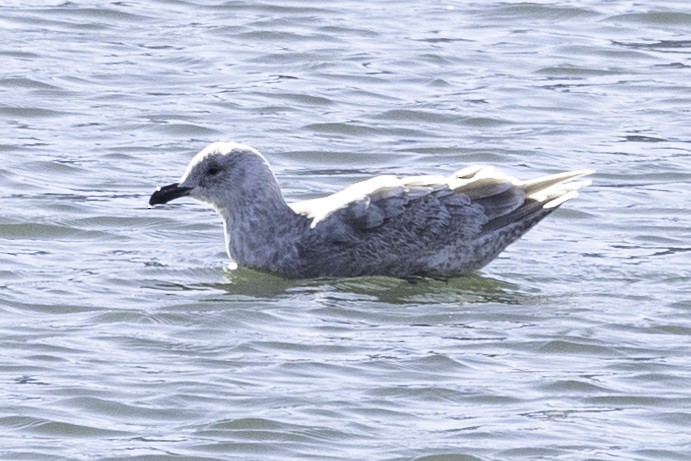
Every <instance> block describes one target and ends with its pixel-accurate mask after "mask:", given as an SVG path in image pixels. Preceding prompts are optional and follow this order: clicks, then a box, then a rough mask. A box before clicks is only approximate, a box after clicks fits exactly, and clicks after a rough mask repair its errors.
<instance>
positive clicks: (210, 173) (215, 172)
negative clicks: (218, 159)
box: [206, 166, 221, 176]
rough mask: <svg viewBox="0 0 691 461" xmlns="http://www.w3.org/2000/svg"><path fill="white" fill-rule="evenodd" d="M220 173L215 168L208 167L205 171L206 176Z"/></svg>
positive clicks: (217, 168)
mask: <svg viewBox="0 0 691 461" xmlns="http://www.w3.org/2000/svg"><path fill="white" fill-rule="evenodd" d="M220 172H221V169H220V168H219V167H217V166H210V167H209V169H208V170H206V174H208V175H209V176H216V175H217V174H218V173H220Z"/></svg>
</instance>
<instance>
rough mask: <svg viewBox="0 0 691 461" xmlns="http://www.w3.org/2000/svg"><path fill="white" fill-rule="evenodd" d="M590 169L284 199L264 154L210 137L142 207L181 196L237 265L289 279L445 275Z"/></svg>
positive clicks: (404, 182) (540, 213) (393, 184)
mask: <svg viewBox="0 0 691 461" xmlns="http://www.w3.org/2000/svg"><path fill="white" fill-rule="evenodd" d="M590 173H592V171H590V170H579V171H571V172H566V173H559V174H555V175H551V176H544V177H540V178H537V179H533V180H529V181H520V180H518V179H516V178H513V177H511V176H508V175H506V174H502V173H499V172H497V171H495V170H494V169H493V168H491V167H487V166H471V167H468V168H464V169H461V170H459V171H456V172H455V173H453V174H451V175H450V176H433V175H426V176H408V177H397V176H392V175H385V176H376V177H373V178H371V179H368V180H366V181H363V182H358V183H356V184H353V185H351V186H349V187H347V188H345V189H343V190H341V191H340V192H336V193H335V194H332V195H328V196H326V197H322V198H316V199H311V200H304V201H299V202H294V203H287V202H286V200H285V199H284V197H283V194H282V193H281V189H280V188H279V185H278V181H277V180H276V178H275V176H274V174H273V173H272V172H271V168H270V166H269V163H268V162H267V160H266V158H265V157H264V156H263V155H262V154H260V153H259V152H258V151H257V150H255V149H253V148H252V147H249V146H246V145H243V144H238V143H234V142H216V143H213V144H210V145H209V146H207V147H206V148H205V149H203V150H202V151H201V152H199V153H198V154H197V155H196V156H195V157H194V158H193V159H192V161H191V162H190V164H189V166H188V168H187V171H186V172H185V173H184V174H183V175H182V177H181V178H180V180H179V182H177V183H174V184H170V185H168V186H164V187H159V188H158V189H157V190H156V191H155V192H154V193H153V194H152V195H151V198H150V200H149V205H150V206H151V207H153V206H154V205H159V204H165V203H167V202H169V201H171V200H174V199H178V198H181V197H185V196H189V197H192V198H195V199H198V200H201V201H203V202H207V203H209V204H211V206H213V207H214V208H215V209H216V211H217V212H218V213H219V214H220V215H221V217H222V218H223V223H224V230H225V240H226V249H227V252H228V255H229V256H230V258H231V260H232V261H234V264H235V265H237V266H245V267H251V268H255V269H259V270H263V271H269V272H273V273H276V274H280V275H282V276H284V277H288V278H316V277H343V276H364V275H385V276H393V277H401V278H409V277H415V276H430V277H442V278H446V277H452V276H460V275H464V274H467V273H469V272H473V271H476V270H477V269H480V268H481V267H483V266H485V265H486V264H488V263H489V262H490V261H492V260H493V259H494V258H495V257H496V256H497V255H498V254H499V253H500V252H501V251H502V250H504V249H505V248H506V247H507V246H508V245H509V244H511V243H512V242H514V241H516V240H517V239H518V238H519V237H521V236H522V235H523V234H525V233H526V232H527V231H528V230H529V229H530V228H531V227H533V226H534V225H535V224H537V223H538V222H539V221H540V220H541V219H543V218H544V217H545V216H547V215H548V214H550V213H551V212H552V211H554V210H555V209H557V208H558V207H559V206H560V205H562V204H563V203H564V202H566V201H567V200H570V199H572V198H574V197H576V196H577V195H578V192H577V191H578V190H579V189H581V188H582V187H584V186H587V185H588V184H590V181H588V180H578V181H576V180H575V179H577V178H580V177H582V176H585V175H588V174H590Z"/></svg>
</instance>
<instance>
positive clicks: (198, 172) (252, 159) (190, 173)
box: [149, 142, 280, 210]
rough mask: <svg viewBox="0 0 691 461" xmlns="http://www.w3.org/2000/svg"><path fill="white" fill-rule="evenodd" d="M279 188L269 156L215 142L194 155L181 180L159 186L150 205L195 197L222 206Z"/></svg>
mask: <svg viewBox="0 0 691 461" xmlns="http://www.w3.org/2000/svg"><path fill="white" fill-rule="evenodd" d="M276 192H278V194H279V195H280V191H279V190H278V185H277V184H276V180H275V178H274V177H273V174H272V173H271V170H270V168H269V164H268V162H267V161H266V159H265V158H264V157H263V156H262V155H261V154H260V153H259V152H258V151H257V150H256V149H253V148H252V147H249V146H246V145H243V144H238V143H234V142H215V143H213V144H210V145H209V146H207V147H206V148H205V149H204V150H202V151H201V152H199V153H198V154H197V155H195V156H194V158H193V159H192V161H190V164H189V166H188V167H187V171H186V172H185V174H183V175H182V177H181V178H180V181H179V182H177V183H174V184H170V185H168V186H163V187H159V188H158V189H157V190H156V192H154V193H153V195H151V199H149V205H151V206H153V205H160V204H164V203H168V202H170V201H171V200H175V199H177V198H180V197H187V196H189V197H192V198H195V199H197V200H201V201H203V202H208V203H210V204H212V205H213V206H214V207H215V208H217V209H219V210H221V209H226V208H229V207H233V206H234V204H238V203H241V202H243V201H246V200H248V199H253V198H257V195H259V196H261V195H266V194H273V193H276Z"/></svg>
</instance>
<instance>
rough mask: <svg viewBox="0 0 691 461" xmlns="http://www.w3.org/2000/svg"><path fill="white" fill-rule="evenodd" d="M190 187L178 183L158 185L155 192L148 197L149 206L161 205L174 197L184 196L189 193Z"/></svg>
mask: <svg viewBox="0 0 691 461" xmlns="http://www.w3.org/2000/svg"><path fill="white" fill-rule="evenodd" d="M192 189H193V188H192V187H181V186H180V184H178V183H175V184H170V185H168V186H163V187H159V188H158V189H156V192H154V193H153V194H151V198H150V199H149V206H154V205H163V204H164V203H168V202H170V201H171V200H175V199H176V198H180V197H185V196H187V195H190V191H191V190H192Z"/></svg>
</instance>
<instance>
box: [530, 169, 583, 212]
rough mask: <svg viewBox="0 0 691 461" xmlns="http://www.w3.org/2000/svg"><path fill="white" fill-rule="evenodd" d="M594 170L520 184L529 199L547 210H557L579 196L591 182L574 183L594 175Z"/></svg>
mask: <svg viewBox="0 0 691 461" xmlns="http://www.w3.org/2000/svg"><path fill="white" fill-rule="evenodd" d="M592 173H593V171H592V170H578V171H569V172H566V173H559V174H555V175H551V176H543V177H542V178H537V179H532V180H530V181H524V182H521V183H519V184H518V187H520V188H521V189H523V191H524V192H525V195H526V198H527V199H532V200H535V201H538V202H540V203H542V204H543V207H545V208H556V207H558V206H559V205H561V204H562V203H564V202H566V201H567V200H570V199H572V198H575V197H577V196H578V190H579V189H581V188H583V187H585V186H588V185H589V184H590V182H591V181H590V180H587V179H586V180H584V181H573V179H576V178H580V177H583V176H587V175H589V174H592Z"/></svg>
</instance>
